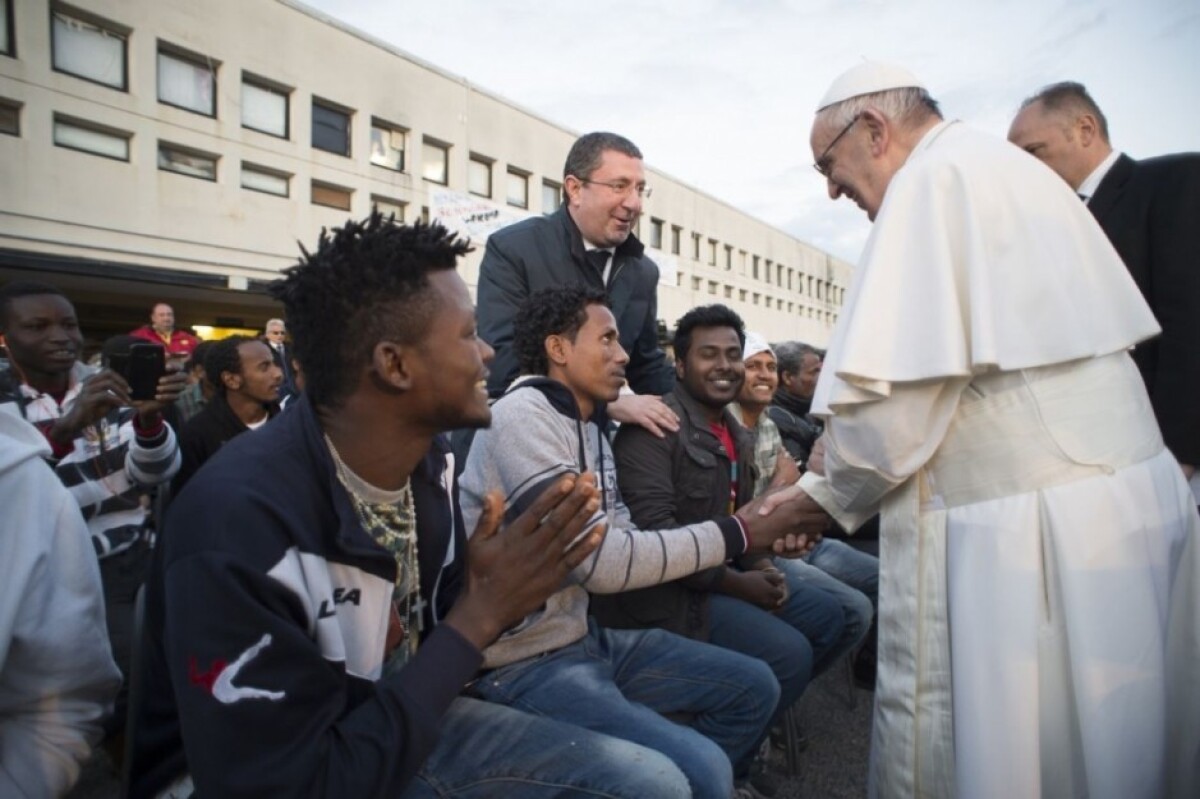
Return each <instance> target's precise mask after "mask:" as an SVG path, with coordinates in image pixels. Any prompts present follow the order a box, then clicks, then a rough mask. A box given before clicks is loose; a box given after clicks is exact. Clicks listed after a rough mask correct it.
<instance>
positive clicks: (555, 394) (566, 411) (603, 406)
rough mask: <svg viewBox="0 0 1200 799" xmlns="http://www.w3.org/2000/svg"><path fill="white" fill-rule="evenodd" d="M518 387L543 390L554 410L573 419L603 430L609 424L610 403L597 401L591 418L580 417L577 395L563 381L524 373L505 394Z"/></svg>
mask: <svg viewBox="0 0 1200 799" xmlns="http://www.w3.org/2000/svg"><path fill="white" fill-rule="evenodd" d="M518 388H534V389H537V390H538V391H540V392H542V394H544V395H545V396H546V399H547V400H549V401H550V404H551V405H552V406H553V407H554V410H556V411H558V412H559V413H561V414H562V415H563V416H566V417H568V418H571V419H575V420H578V421H583V422H592V423H594V424H595V425H596V426H597V427H599V428H600V429H601V430H603V429H604V428H605V427H606V426H607V425H608V404H607V403H604V402H596V403H595V408H594V409H593V410H592V417H591V418H590V419H580V416H579V403H578V402H576V400H575V395H574V394H572V393H571V389H569V388H567V387H566V386H565V385H563V384H562V383H560V382H558V381H557V380H554V379H552V378H549V377H545V376H543V375H522V376H521V377H518V378H517V379H516V380H514V381H513V382H512V385H511V386H509V387H508V391H505V392H504V393H505V394H511V393H512V392H513V391H515V390H517V389H518Z"/></svg>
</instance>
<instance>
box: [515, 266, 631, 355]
mask: <svg viewBox="0 0 1200 799" xmlns="http://www.w3.org/2000/svg"><path fill="white" fill-rule="evenodd" d="M589 305H603V306H605V307H608V295H607V294H605V293H604V291H603V290H602V289H598V288H593V287H590V286H583V285H578V286H551V287H550V288H545V289H541V290H540V291H535V292H534V293H533V294H531V295H530V296H529V298H528V299H526V300H525V302H523V303H522V304H521V307H520V309H518V311H517V316H516V318H515V319H514V320H513V349H514V350H515V351H516V353H517V360H518V361H520V363H521V372H522V374H527V375H546V374H549V373H550V361H549V359H547V358H546V339H547V338H548V337H550V336H564V337H566V338H567V339H569V340H570V341H572V342H574V341H575V336H577V335H578V334H579V328H581V327H583V325H584V324H585V323H586V322H587V308H588V306H589Z"/></svg>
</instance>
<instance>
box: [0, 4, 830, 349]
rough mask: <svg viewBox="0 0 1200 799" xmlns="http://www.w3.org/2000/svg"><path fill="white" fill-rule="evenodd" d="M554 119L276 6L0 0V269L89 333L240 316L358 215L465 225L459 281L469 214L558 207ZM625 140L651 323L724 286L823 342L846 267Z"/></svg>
mask: <svg viewBox="0 0 1200 799" xmlns="http://www.w3.org/2000/svg"><path fill="white" fill-rule="evenodd" d="M617 132H621V131H620V130H618V131H617ZM576 135H577V134H576V132H573V131H569V130H566V129H564V128H563V127H561V126H559V125H556V124H554V123H553V122H550V121H547V120H545V119H543V118H541V117H539V116H537V115H536V114H534V113H531V112H530V111H528V110H526V109H523V108H521V107H519V106H518V105H516V104H514V103H512V102H509V101H507V100H505V99H503V98H501V97H499V96H497V95H495V94H493V93H491V92H488V91H485V90H483V89H480V88H479V87H476V86H474V85H472V84H471V83H469V82H468V81H467V80H465V79H463V78H460V77H456V76H454V75H450V74H448V73H446V72H444V71H442V70H440V69H438V68H437V67H435V66H433V65H430V64H428V63H424V62H422V61H421V60H419V59H417V58H414V57H412V56H410V55H407V54H405V53H403V52H401V51H399V50H397V49H396V48H394V47H391V46H389V45H387V44H386V43H384V42H381V41H378V40H376V39H374V38H372V37H371V36H369V35H368V34H366V33H363V32H361V31H357V30H355V29H353V28H350V27H348V26H346V25H344V24H342V23H340V22H337V21H335V20H333V19H331V18H329V17H327V16H325V15H323V14H321V13H319V12H317V11H314V10H312V9H308V8H307V7H305V6H302V5H300V4H298V3H295V2H291V0H205V1H204V2H201V3H197V2H194V0H87V2H86V3H85V2H83V1H82V0H79V2H78V3H77V4H68V3H59V2H55V0H0V186H2V187H3V191H0V281H7V280H10V279H15V278H35V279H41V280H47V281H49V282H53V283H56V284H58V285H60V286H62V287H63V288H64V289H66V290H67V291H68V293H69V294H70V295H71V296H72V297H73V298H75V300H76V305H77V307H79V308H80V312H81V317H82V321H83V324H84V327H85V330H87V331H88V332H89V333H99V332H103V333H109V332H120V331H121V330H124V329H128V328H129V327H132V326H134V325H136V324H142V323H143V322H144V321H145V319H144V317H145V316H146V314H147V313H148V309H149V307H150V305H151V304H152V303H153V302H155V301H157V300H165V301H168V302H171V303H172V304H173V305H174V306H175V308H176V315H177V318H178V320H179V322H180V323H181V324H182V325H187V326H197V325H217V326H222V325H223V326H233V327H238V326H241V327H261V325H262V323H263V322H264V321H265V320H266V319H267V318H269V317H270V316H274V315H276V314H277V311H278V309H277V308H275V307H274V305H273V303H272V302H271V301H270V300H269V298H267V297H266V296H265V295H264V294H263V292H262V287H263V285H265V283H266V282H268V281H270V280H271V279H273V278H274V277H275V276H276V275H277V274H278V272H279V270H281V269H283V268H285V267H287V266H289V265H290V264H292V263H293V262H294V261H295V258H296V255H297V253H298V248H297V242H303V243H307V244H311V243H312V242H313V241H314V240H315V238H316V235H317V233H318V231H319V230H320V229H321V228H322V227H332V226H336V225H339V224H340V223H341V222H343V221H344V220H345V219H346V218H348V217H362V216H365V215H366V214H367V213H368V212H369V211H370V209H371V208H372V207H379V208H380V209H382V210H384V211H386V212H390V213H395V214H396V215H397V217H399V218H400V219H402V220H404V221H413V220H415V219H417V218H426V219H436V220H439V221H442V222H443V223H444V224H447V225H448V226H451V227H455V228H457V229H459V230H460V231H462V232H463V233H464V234H466V235H469V236H470V237H471V238H472V240H473V241H474V242H475V243H476V244H477V250H476V252H475V253H473V254H472V255H471V256H470V257H469V258H468V259H467V260H466V261H465V263H464V264H463V265H462V267H461V271H462V274H463V277H464V278H465V279H466V281H467V283H468V284H469V285H470V286H471V287H472V289H473V288H474V286H475V283H476V280H477V276H478V265H479V260H480V256H481V254H482V246H481V245H482V243H483V240H484V239H485V238H486V236H487V235H488V233H490V231H491V230H494V229H495V228H496V227H497V226H499V225H502V224H505V223H507V222H511V221H513V220H515V219H519V218H522V217H523V216H526V215H530V214H538V213H548V212H551V211H553V210H554V209H556V208H557V207H558V204H559V202H560V201H561V189H562V165H563V161H564V159H565V157H566V153H567V150H568V149H569V148H570V146H571V143H572V142H573V141H574V139H575V138H576ZM646 155H647V160H648V163H647V181H648V183H649V184H650V185H651V186H652V188H653V195H652V196H651V197H650V198H648V199H647V200H646V203H645V209H644V213H643V216H642V218H641V220H640V223H639V228H638V235H639V238H641V239H642V240H643V241H644V242H645V243H646V245H647V250H648V252H649V253H650V255H651V256H652V257H653V258H654V260H655V261H656V262H657V263H658V264H659V266H660V270H661V279H660V288H659V317H660V319H661V320H662V321H663V323H664V326H665V327H666V328H670V327H673V325H674V322H675V320H676V319H677V318H678V317H679V316H680V315H682V314H683V313H684V312H685V311H687V310H688V309H689V308H691V307H694V306H695V305H699V304H705V303H710V302H724V303H726V304H729V305H731V306H732V307H734V308H735V309H736V310H738V311H739V312H740V313H741V314H742V315H743V316H744V317H745V318H746V320H747V324H748V326H749V327H751V328H753V329H755V330H758V331H760V332H762V333H763V334H764V335H766V336H767V337H768V338H771V339H773V340H781V339H801V340H805V341H808V342H811V343H814V344H817V345H823V344H824V343H825V342H826V341H827V339H828V336H829V333H830V331H831V329H832V324H833V322H834V321H835V320H836V318H837V314H838V311H839V309H840V307H841V305H842V301H843V299H844V293H845V287H846V286H847V284H848V281H849V274H850V267H849V264H847V263H845V262H844V261H840V260H837V259H835V258H833V257H832V256H829V255H827V254H825V253H823V252H821V251H820V250H817V249H816V248H814V247H811V246H809V245H807V244H805V243H803V242H801V241H799V240H797V239H796V238H794V237H792V236H790V235H788V234H786V233H784V232H782V231H780V230H778V229H775V228H773V227H771V226H769V225H767V224H765V223H763V222H761V221H759V220H756V219H754V218H752V217H750V216H748V215H747V214H744V213H742V212H740V211H738V210H737V209H735V208H733V207H731V206H729V205H728V204H726V203H723V202H721V201H720V200H717V199H715V198H713V197H711V196H709V195H707V194H705V193H703V192H701V191H698V190H696V189H694V188H692V187H690V186H687V185H685V184H683V183H681V182H680V181H677V180H674V179H672V178H671V177H670V176H668V175H665V174H662V173H661V172H658V171H657V170H655V169H654V168H653V166H652V164H653V161H654V154H653V153H647V154H646Z"/></svg>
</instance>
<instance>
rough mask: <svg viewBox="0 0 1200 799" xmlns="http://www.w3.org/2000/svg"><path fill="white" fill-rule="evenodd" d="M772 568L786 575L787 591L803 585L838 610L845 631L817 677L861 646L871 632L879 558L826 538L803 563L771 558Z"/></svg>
mask: <svg viewBox="0 0 1200 799" xmlns="http://www.w3.org/2000/svg"><path fill="white" fill-rule="evenodd" d="M775 565H776V566H777V567H778V568H779V570H780V571H782V572H783V573H784V574H785V575H787V578H788V588H789V589H790V588H791V587H792V586H793V585H794V584H797V583H800V584H807V585H809V586H812V587H815V588H819V589H821V590H822V591H825V592H827V593H829V594H831V595H832V596H833V597H834V598H835V599H836V600H837V601H838V603H839V604H840V605H841V606H842V613H843V615H844V617H845V620H846V622H845V628H844V630H843V631H842V636H841V637H840V638H839V639H838V640H837V641H836V642H835V643H834V645H833V646H832V647H831V649H830V650H829V651H828V652H827V654H826V659H825V660H824V661H820V662H819V663H818V665H817V669H816V672H817V673H818V674H819V673H820V672H821V671H823V670H824V669H825V668H826V667H827V666H829V665H831V664H832V663H834V662H835V661H836V660H837V659H838V658H839V657H841V656H842V655H844V654H845V653H846V652H849V651H850V650H852V649H854V647H856V646H858V645H859V644H860V643H862V641H863V639H864V638H866V636H867V632H868V631H869V630H870V629H871V619H872V618H873V617H874V615H875V604H876V602H877V601H878V597H879V558H876V557H875V556H874V555H868V554H867V553H865V552H859V551H858V550H857V549H855V548H854V547H852V546H850V545H849V544H846V543H845V542H843V541H834V540H830V539H828V538H826V539H823V540H822V541H821V543H819V544H817V546H816V547H815V548H814V549H813V551H812V552H810V553H809V555H808V557H806V558H804V559H803V560H798V559H795V558H775Z"/></svg>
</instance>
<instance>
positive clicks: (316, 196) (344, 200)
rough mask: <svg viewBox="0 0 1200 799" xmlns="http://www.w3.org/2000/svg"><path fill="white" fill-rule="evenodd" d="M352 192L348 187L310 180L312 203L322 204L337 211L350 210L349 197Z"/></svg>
mask: <svg viewBox="0 0 1200 799" xmlns="http://www.w3.org/2000/svg"><path fill="white" fill-rule="evenodd" d="M352 194H354V192H352V191H351V190H350V189H345V188H342V187H341V186H334V185H333V184H332V183H322V182H320V181H319V180H314V181H313V182H312V202H313V205H324V206H328V207H329V208H336V209H338V210H339V211H349V210H350V197H351V195H352Z"/></svg>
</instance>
